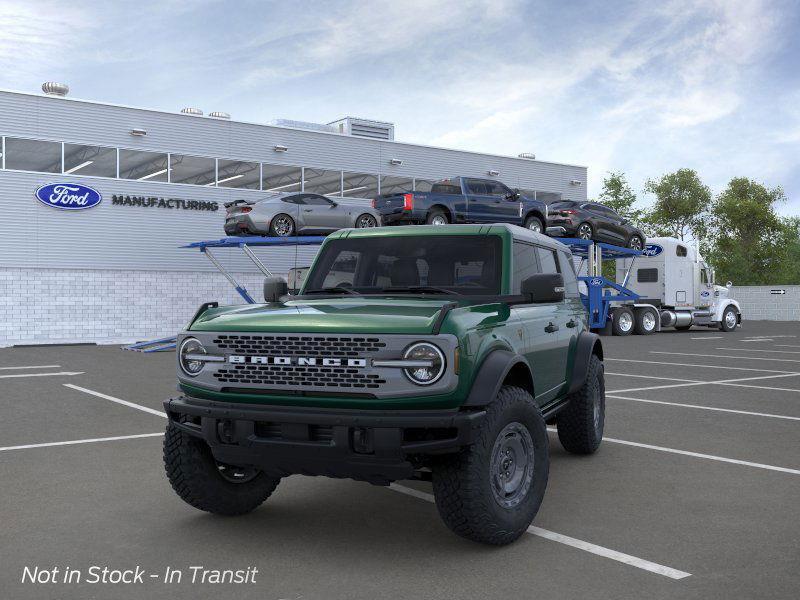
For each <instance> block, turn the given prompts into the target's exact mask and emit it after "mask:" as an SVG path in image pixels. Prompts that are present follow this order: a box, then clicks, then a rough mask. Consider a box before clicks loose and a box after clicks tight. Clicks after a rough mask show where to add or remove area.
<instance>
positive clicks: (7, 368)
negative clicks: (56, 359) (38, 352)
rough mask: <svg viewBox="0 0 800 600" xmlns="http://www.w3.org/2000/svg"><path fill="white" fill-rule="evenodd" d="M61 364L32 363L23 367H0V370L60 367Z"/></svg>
mask: <svg viewBox="0 0 800 600" xmlns="http://www.w3.org/2000/svg"><path fill="white" fill-rule="evenodd" d="M60 368H61V365H32V366H25V367H0V371H14V370H16V369H60Z"/></svg>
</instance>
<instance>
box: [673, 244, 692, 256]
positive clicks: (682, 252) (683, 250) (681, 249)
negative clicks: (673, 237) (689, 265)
mask: <svg viewBox="0 0 800 600" xmlns="http://www.w3.org/2000/svg"><path fill="white" fill-rule="evenodd" d="M675 254H676V255H678V256H687V255H688V254H689V251H688V250H687V249H686V246H681V245H680V244H679V245H678V246H677V247H676V248H675Z"/></svg>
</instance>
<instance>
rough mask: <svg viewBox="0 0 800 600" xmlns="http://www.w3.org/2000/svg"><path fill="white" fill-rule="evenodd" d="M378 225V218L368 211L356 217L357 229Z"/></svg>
mask: <svg viewBox="0 0 800 600" xmlns="http://www.w3.org/2000/svg"><path fill="white" fill-rule="evenodd" d="M377 226H378V219H376V218H375V217H373V216H372V215H370V214H368V213H364V214H363V215H361V216H360V217H358V218H357V219H356V228H357V229H366V228H368V227H377Z"/></svg>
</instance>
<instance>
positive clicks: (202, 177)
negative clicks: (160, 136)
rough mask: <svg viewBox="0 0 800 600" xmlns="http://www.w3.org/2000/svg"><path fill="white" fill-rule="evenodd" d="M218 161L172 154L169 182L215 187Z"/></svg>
mask: <svg viewBox="0 0 800 600" xmlns="http://www.w3.org/2000/svg"><path fill="white" fill-rule="evenodd" d="M216 170H217V161H216V160H215V159H213V158H206V157H204V156H187V155H186V154H170V157H169V180H170V182H171V183H188V184H191V185H214V181H215V177H216Z"/></svg>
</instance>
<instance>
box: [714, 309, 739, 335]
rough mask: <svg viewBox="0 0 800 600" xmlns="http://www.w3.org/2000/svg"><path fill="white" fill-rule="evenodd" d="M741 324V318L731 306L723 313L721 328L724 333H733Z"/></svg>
mask: <svg viewBox="0 0 800 600" xmlns="http://www.w3.org/2000/svg"><path fill="white" fill-rule="evenodd" d="M738 324H739V318H738V317H737V315H736V310H735V309H734V308H733V307H732V306H729V307H728V308H726V309H725V312H723V313H722V321H720V324H719V328H720V329H721V330H722V331H733V330H734V329H736V326H737V325H738Z"/></svg>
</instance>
